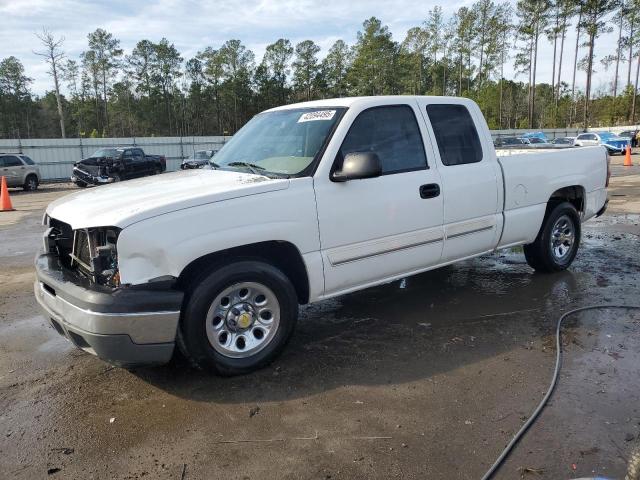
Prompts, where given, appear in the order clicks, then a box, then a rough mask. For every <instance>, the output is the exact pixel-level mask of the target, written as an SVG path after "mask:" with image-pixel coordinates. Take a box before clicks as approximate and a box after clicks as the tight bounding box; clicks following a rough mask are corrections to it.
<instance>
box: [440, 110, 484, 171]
mask: <svg viewBox="0 0 640 480" xmlns="http://www.w3.org/2000/svg"><path fill="white" fill-rule="evenodd" d="M427 115H429V120H430V121H431V126H432V127H433V133H434V134H435V136H436V142H437V143H438V150H440V158H441V159H442V163H443V164H444V165H449V166H450V165H464V164H465V163H477V162H479V161H481V160H482V145H481V144H480V138H479V137H478V132H477V130H476V126H475V124H474V123H473V119H472V118H471V114H469V110H467V107H465V106H464V105H444V104H433V105H427Z"/></svg>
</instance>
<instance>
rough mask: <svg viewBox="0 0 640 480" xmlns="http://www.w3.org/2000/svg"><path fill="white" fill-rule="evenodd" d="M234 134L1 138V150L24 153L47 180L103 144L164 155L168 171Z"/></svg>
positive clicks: (68, 172)
mask: <svg viewBox="0 0 640 480" xmlns="http://www.w3.org/2000/svg"><path fill="white" fill-rule="evenodd" d="M230 138H231V137H220V136H215V137H144V138H67V139H59V138H56V139H50V138H42V139H28V140H26V139H23V140H19V139H9V140H5V139H0V152H4V153H23V154H24V155H27V156H28V157H30V158H31V159H33V161H34V162H35V163H36V164H37V165H38V166H39V167H40V173H41V175H42V178H43V179H44V180H61V179H68V178H69V177H70V176H71V170H72V168H73V164H74V162H77V161H78V160H82V159H83V158H87V157H89V156H90V155H91V154H92V153H93V152H95V151H96V150H97V149H99V148H101V147H113V146H123V147H130V146H131V147H133V146H136V147H140V148H142V149H143V150H144V151H145V153H147V154H149V155H164V156H165V157H166V158H167V170H168V171H172V170H177V169H178V168H179V166H180V162H181V161H182V159H184V158H188V157H190V156H191V155H193V153H194V152H195V151H197V150H212V149H220V148H221V147H222V145H224V144H225V143H226V142H228V141H229V139H230Z"/></svg>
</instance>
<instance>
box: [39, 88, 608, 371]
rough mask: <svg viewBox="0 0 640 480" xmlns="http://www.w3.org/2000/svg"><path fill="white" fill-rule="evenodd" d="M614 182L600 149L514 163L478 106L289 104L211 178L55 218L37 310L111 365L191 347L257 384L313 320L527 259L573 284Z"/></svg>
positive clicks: (143, 190) (208, 364) (240, 137)
mask: <svg viewBox="0 0 640 480" xmlns="http://www.w3.org/2000/svg"><path fill="white" fill-rule="evenodd" d="M507 154H508V155H507ZM213 162H215V163H213ZM607 183H608V156H607V153H606V151H605V149H604V148H603V147H601V146H598V147H585V148H580V149H571V150H567V149H561V150H557V151H553V150H550V151H541V150H534V151H531V152H521V153H514V152H505V156H499V155H497V154H496V151H495V150H494V147H493V143H492V139H491V135H490V133H489V129H488V127H487V124H486V122H485V120H484V118H483V116H482V114H481V112H480V110H479V108H478V106H477V105H476V104H475V103H474V102H472V101H470V100H467V99H462V98H451V97H411V96H387V97H364V98H340V99H333V100H321V101H313V102H307V103H301V104H296V105H287V106H283V107H279V108H274V109H271V110H268V111H266V112H263V113H261V114H259V115H256V116H255V117H254V118H253V119H252V120H251V121H250V122H249V123H248V124H247V125H245V126H244V128H242V129H241V130H240V131H239V132H238V133H237V134H236V135H235V136H234V137H233V139H232V140H231V141H230V142H229V143H227V144H226V145H225V146H224V147H223V148H222V150H220V152H219V153H218V154H217V155H216V156H215V157H214V158H213V159H212V163H211V169H202V170H191V171H182V172H176V173H170V174H165V175H161V176H155V177H149V178H145V179H139V180H132V181H130V182H125V183H119V184H114V185H109V186H106V187H104V188H99V189H92V190H90V191H84V192H78V193H74V194H71V195H69V196H66V197H63V198H61V199H59V200H57V201H55V202H53V203H52V204H51V205H49V207H48V209H47V211H46V215H45V223H46V225H47V226H48V229H47V231H46V233H45V236H44V252H42V253H41V254H40V255H38V257H37V258H36V270H37V280H36V282H35V294H36V298H37V299H38V301H39V303H40V304H41V305H42V307H43V308H44V310H45V312H46V315H47V317H48V318H50V319H51V322H52V325H53V326H54V328H55V329H56V330H57V331H58V332H59V333H61V334H62V335H64V336H66V337H67V338H68V339H69V340H71V341H72V342H73V343H74V344H75V345H76V346H78V347H79V348H82V349H83V350H86V351H88V352H91V353H93V354H96V355H98V356H99V357H101V358H103V359H104V360H107V361H109V362H112V363H115V364H119V365H132V364H150V363H151V364H153V363H156V364H157V363H163V362H167V361H168V360H169V359H170V358H171V356H172V354H173V352H174V347H175V346H176V345H177V346H178V347H179V349H180V350H181V351H182V353H183V354H184V355H185V356H186V357H187V358H188V359H190V361H191V363H192V364H194V365H195V366H197V367H199V368H202V369H205V370H208V371H211V372H214V373H219V374H223V375H232V374H239V373H245V372H249V371H251V370H254V369H256V368H259V367H261V366H264V365H265V364H267V363H268V362H269V361H271V360H272V359H273V358H274V357H275V356H276V355H277V354H278V353H279V352H280V351H282V349H283V348H284V347H285V345H286V343H287V340H288V339H289V338H290V337H291V334H292V332H293V329H294V325H295V323H296V319H297V315H298V306H299V305H300V304H308V303H312V302H318V301H320V300H323V299H326V298H330V297H334V296H336V295H342V294H345V293H348V292H353V291H355V290H359V289H363V288H367V287H370V286H372V285H377V284H381V283H385V282H390V281H392V280H396V279H400V278H402V277H404V276H407V275H413V274H416V273H419V272H424V271H426V270H430V269H434V268H438V267H441V266H443V265H447V264H450V263H453V262H458V261H461V260H465V259H468V258H471V257H475V256H478V255H482V254H485V253H487V252H492V251H494V250H496V249H502V248H508V247H513V246H515V245H524V253H525V256H526V259H527V261H528V263H529V265H531V266H532V267H533V268H534V269H535V270H537V271H541V272H555V271H559V270H563V269H566V268H567V267H568V266H569V265H570V264H571V262H572V261H573V259H574V257H575V255H576V252H577V250H578V245H579V241H580V225H581V222H583V221H586V220H588V219H589V218H591V217H593V216H595V215H599V214H601V213H602V212H603V211H604V209H605V208H606V202H607V192H606V186H607Z"/></svg>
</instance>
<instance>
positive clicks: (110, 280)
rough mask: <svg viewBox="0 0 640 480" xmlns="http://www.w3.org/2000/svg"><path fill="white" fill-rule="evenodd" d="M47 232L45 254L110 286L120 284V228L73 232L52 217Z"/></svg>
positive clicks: (79, 272) (81, 273) (93, 279)
mask: <svg viewBox="0 0 640 480" xmlns="http://www.w3.org/2000/svg"><path fill="white" fill-rule="evenodd" d="M48 222H49V229H48V230H47V232H46V233H45V237H44V240H45V251H47V252H48V253H53V254H55V255H56V256H58V258H59V259H60V262H61V263H62V265H63V266H64V267H65V268H67V269H69V270H71V271H75V272H77V273H78V274H80V275H82V276H84V277H87V278H88V279H89V280H90V281H92V282H93V283H96V284H99V285H104V286H108V287H112V288H115V287H118V286H119V285H120V274H119V272H118V255H117V251H116V242H117V240H118V235H119V233H120V229H118V228H115V227H101V228H84V229H77V230H72V229H71V226H70V225H68V224H66V223H64V222H60V221H59V220H56V219H54V218H49V219H48Z"/></svg>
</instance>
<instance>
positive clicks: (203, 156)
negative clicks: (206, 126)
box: [193, 150, 211, 160]
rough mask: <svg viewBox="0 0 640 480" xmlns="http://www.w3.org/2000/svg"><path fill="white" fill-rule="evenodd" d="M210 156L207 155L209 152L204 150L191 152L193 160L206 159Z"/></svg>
mask: <svg viewBox="0 0 640 480" xmlns="http://www.w3.org/2000/svg"><path fill="white" fill-rule="evenodd" d="M210 156H211V155H209V152H208V151H206V150H200V151H199V152H196V153H194V154H193V158H194V160H208V159H209V157H210Z"/></svg>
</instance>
